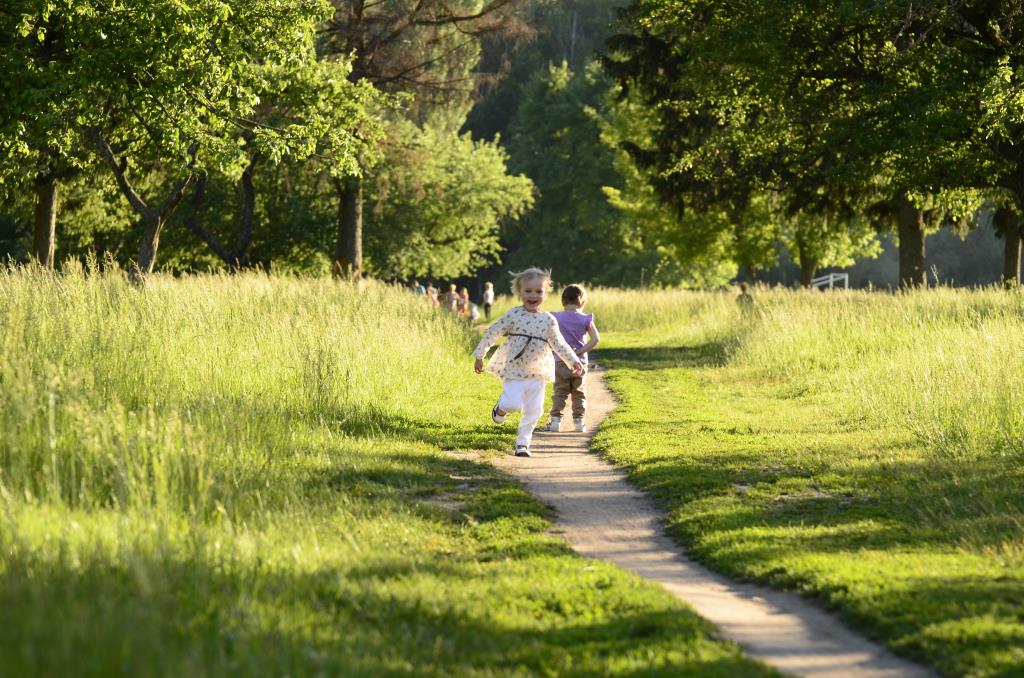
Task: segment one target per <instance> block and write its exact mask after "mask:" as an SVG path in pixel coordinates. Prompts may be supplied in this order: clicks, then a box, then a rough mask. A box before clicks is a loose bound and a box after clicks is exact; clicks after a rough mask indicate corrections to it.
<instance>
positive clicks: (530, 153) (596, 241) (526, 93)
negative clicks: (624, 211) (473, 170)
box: [505, 64, 641, 285]
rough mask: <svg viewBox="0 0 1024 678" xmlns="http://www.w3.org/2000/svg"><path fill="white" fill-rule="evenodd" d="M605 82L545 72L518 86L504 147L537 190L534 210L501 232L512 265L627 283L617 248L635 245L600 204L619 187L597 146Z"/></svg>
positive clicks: (633, 275) (607, 153) (608, 157)
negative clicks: (516, 106) (515, 108)
mask: <svg viewBox="0 0 1024 678" xmlns="http://www.w3.org/2000/svg"><path fill="white" fill-rule="evenodd" d="M609 86H610V83H609V82H608V80H607V79H606V78H605V77H604V76H603V75H602V74H601V72H600V70H599V69H598V68H595V67H591V68H589V69H588V70H587V71H585V72H583V73H579V74H573V73H572V71H570V70H569V68H568V66H567V65H565V64H562V65H561V66H552V67H551V68H550V69H549V70H548V71H547V72H545V73H538V74H537V75H535V76H534V78H532V79H531V80H530V82H529V83H527V84H526V86H524V88H523V92H522V100H521V103H520V105H519V109H518V111H517V113H516V117H515V120H514V121H513V123H512V127H511V131H510V139H509V141H508V149H509V154H510V165H511V167H512V169H513V171H517V172H522V173H523V174H526V175H527V176H529V177H530V178H531V179H533V181H534V183H535V184H536V185H537V191H538V197H537V202H536V206H535V209H534V210H533V212H531V214H530V215H529V216H528V217H527V218H526V219H525V220H524V221H523V224H522V226H521V227H520V228H518V229H516V230H514V231H510V232H507V233H506V238H505V240H506V244H507V245H508V247H509V249H510V254H509V260H508V265H509V266H512V267H523V266H527V265H531V266H536V265H539V266H544V267H549V268H553V269H555V273H556V275H557V276H558V278H559V279H560V280H582V281H586V282H591V283H600V284H618V285H621V284H631V283H632V284H635V283H636V282H638V281H639V277H640V268H641V267H639V266H638V267H636V268H635V269H633V268H632V267H631V266H630V263H629V258H628V256H624V253H623V247H630V248H632V247H635V246H636V243H635V242H632V243H631V242H630V240H631V238H630V234H628V233H626V232H625V231H624V229H625V227H626V224H625V220H624V219H622V218H621V216H620V215H619V214H618V213H617V211H616V210H615V209H614V208H612V207H611V206H610V205H609V204H608V201H607V200H606V199H605V195H604V187H606V186H607V187H612V188H620V187H621V186H620V177H619V175H618V173H617V172H616V170H615V167H614V159H615V158H614V151H613V149H611V148H609V147H608V146H607V145H605V144H602V143H601V139H600V135H601V130H600V125H599V122H598V119H597V116H596V115H595V112H596V111H595V109H594V107H595V106H600V105H601V102H602V101H603V100H604V98H605V95H606V93H607V91H608V88H609Z"/></svg>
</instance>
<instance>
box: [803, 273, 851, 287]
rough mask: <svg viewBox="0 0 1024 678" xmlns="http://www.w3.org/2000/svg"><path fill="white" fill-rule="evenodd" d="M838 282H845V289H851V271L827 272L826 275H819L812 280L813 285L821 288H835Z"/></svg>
mask: <svg viewBox="0 0 1024 678" xmlns="http://www.w3.org/2000/svg"><path fill="white" fill-rule="evenodd" d="M838 283H842V284H843V289H844V290H848V289H850V274H849V273H826V274H825V275H819V276H818V277H817V278H814V279H812V280H811V287H816V288H820V289H824V288H826V287H827V288H828V289H830V290H831V289H834V288H835V286H836V285H837V284H838Z"/></svg>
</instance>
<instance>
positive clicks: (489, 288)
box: [484, 282, 494, 322]
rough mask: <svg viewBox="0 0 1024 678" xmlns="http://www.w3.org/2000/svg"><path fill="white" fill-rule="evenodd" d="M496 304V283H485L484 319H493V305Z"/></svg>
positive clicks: (488, 320)
mask: <svg viewBox="0 0 1024 678" xmlns="http://www.w3.org/2000/svg"><path fill="white" fill-rule="evenodd" d="M493 305H494V284H493V283H490V282H485V283H484V320H486V321H487V322H490V321H491V306H493Z"/></svg>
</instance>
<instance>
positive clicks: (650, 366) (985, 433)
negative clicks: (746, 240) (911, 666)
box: [594, 289, 1024, 676]
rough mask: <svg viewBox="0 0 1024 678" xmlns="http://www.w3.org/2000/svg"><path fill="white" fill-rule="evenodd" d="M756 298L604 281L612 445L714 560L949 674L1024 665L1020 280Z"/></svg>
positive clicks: (602, 442)
mask: <svg viewBox="0 0 1024 678" xmlns="http://www.w3.org/2000/svg"><path fill="white" fill-rule="evenodd" d="M754 294H755V297H756V299H757V303H756V308H755V312H754V313H753V314H749V315H746V316H744V315H743V314H742V313H741V312H740V309H739V308H737V307H736V305H735V303H734V298H733V295H730V294H697V293H686V292H659V293H652V294H650V295H648V296H633V294H632V293H619V292H615V291H607V292H606V296H607V301H608V302H610V303H609V304H608V305H607V306H606V307H605V308H606V309H607V311H606V313H605V314H603V315H599V317H600V318H602V319H603V320H605V321H606V324H607V325H608V326H616V325H618V326H621V327H624V328H625V331H624V332H623V333H619V334H616V333H608V335H607V342H606V343H605V350H604V351H603V354H601V355H600V356H599V360H602V361H604V362H605V363H606V364H608V365H610V366H611V367H612V370H611V372H610V379H611V383H612V385H613V387H614V389H615V390H616V392H617V393H618V395H619V396H620V398H621V401H622V404H621V407H620V408H619V409H618V410H616V412H615V413H613V415H612V417H611V419H610V421H609V422H608V423H607V424H606V425H605V426H604V427H603V429H602V431H601V432H600V433H599V434H598V437H597V438H596V441H595V444H596V447H597V449H598V450H599V451H601V452H602V453H603V454H605V455H606V456H608V457H609V458H610V459H612V460H613V461H615V462H616V463H619V464H622V465H624V466H626V467H627V468H628V469H629V470H630V477H631V478H632V479H633V480H634V481H635V482H636V483H638V484H639V485H641V486H642V487H644V488H646V489H647V490H648V491H650V492H651V493H652V494H653V495H654V496H655V497H656V498H657V500H658V501H659V502H660V503H661V505H662V506H663V507H664V508H665V509H666V511H667V512H668V513H669V526H670V529H671V530H672V532H673V533H674V534H676V535H677V536H678V537H679V538H680V539H681V540H682V541H683V542H684V543H685V544H686V545H687V547H688V548H689V549H690V551H691V553H693V554H694V555H696V556H698V557H699V558H701V559H702V560H704V561H706V562H708V563H709V564H711V565H713V566H714V567H716V568H718V569H720V570H722V571H725V572H727V573H729V574H731V575H733V576H736V577H740V578H751V579H758V580H762V581H766V582H769V583H772V584H774V585H777V586H781V587H785V588H790V589H794V590H797V591H799V592H802V593H804V594H806V595H810V596H813V597H815V598H817V599H819V600H821V601H823V602H824V603H825V604H826V605H828V606H830V607H834V608H836V609H838V610H839V611H840V612H841V613H842V614H843V615H844V616H845V617H846V618H847V619H848V620H850V621H851V622H852V623H854V624H856V625H857V626H859V627H860V628H861V629H862V630H863V631H864V632H865V633H867V634H868V635H871V636H874V637H877V638H879V639H882V640H884V641H886V642H888V643H889V644H890V645H891V646H892V647H893V648H894V649H896V650H897V651H899V652H901V653H904V654H907V655H909V656H912V657H914V658H916V659H919V660H921V661H925V662H928V663H931V664H933V665H934V666H936V667H937V668H939V669H940V670H941V671H942V672H943V673H945V674H947V675H951V676H960V675H970V676H1004V675H1018V674H1020V673H1021V672H1022V671H1024V650H1022V649H1021V648H1024V624H1022V623H1021V616H1020V613H1021V610H1022V609H1024V608H1022V605H1024V574H1022V573H1024V555H1022V554H1024V538H1022V534H1024V499H1022V495H1021V493H1020V491H1019V488H1020V486H1021V483H1022V482H1024V467H1022V465H1021V461H1022V458H1021V452H1020V451H1021V442H1020V441H1021V439H1022V436H1024V426H1022V423H1021V410H1022V408H1024V400H1022V399H1021V392H1020V385H1019V378H1018V376H1019V375H1020V374H1021V369H1022V368H1024V343H1022V339H1021V336H1022V332H1024V317H1022V314H1021V310H1022V297H1021V296H1020V295H1019V294H1018V293H1016V292H1011V293H1007V292H1004V291H1002V290H995V289H991V290H974V291H968V290H949V289H938V290H928V291H920V292H913V293H908V294H872V293H867V292H850V293H843V292H838V293H829V294H825V293H810V292H794V291H788V290H785V291H784V290H778V291H772V290H755V292H754ZM603 301H605V299H603V298H602V297H601V296H599V295H597V294H595V295H594V307H595V309H598V308H600V304H601V303H602V302H603ZM630 302H635V303H632V304H631V303H630ZM623 303H625V304H626V305H627V309H626V311H625V312H624V313H623V314H622V315H621V316H619V315H617V313H616V310H617V308H619V306H618V305H620V304H623ZM641 304H646V305H647V306H648V307H652V308H655V309H658V313H654V314H651V316H650V321H649V322H645V320H644V315H643V314H642V313H640V312H638V311H639V308H640V305H641ZM673 313H674V314H675V315H674V316H673V315H672V314H673Z"/></svg>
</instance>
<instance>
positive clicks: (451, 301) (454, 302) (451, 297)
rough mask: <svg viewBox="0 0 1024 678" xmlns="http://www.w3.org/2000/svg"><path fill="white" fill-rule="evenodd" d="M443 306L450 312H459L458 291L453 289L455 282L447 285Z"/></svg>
mask: <svg viewBox="0 0 1024 678" xmlns="http://www.w3.org/2000/svg"><path fill="white" fill-rule="evenodd" d="M444 307H445V308H446V309H447V310H449V311H451V312H452V313H456V314H457V313H458V312H459V293H458V292H456V291H455V283H452V284H451V285H449V286H448V293H447V294H446V295H444Z"/></svg>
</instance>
